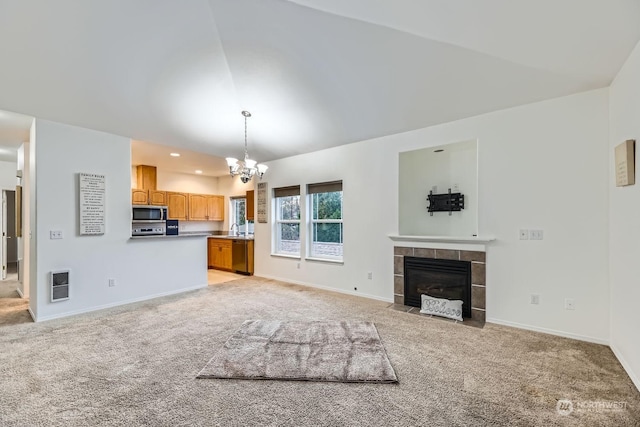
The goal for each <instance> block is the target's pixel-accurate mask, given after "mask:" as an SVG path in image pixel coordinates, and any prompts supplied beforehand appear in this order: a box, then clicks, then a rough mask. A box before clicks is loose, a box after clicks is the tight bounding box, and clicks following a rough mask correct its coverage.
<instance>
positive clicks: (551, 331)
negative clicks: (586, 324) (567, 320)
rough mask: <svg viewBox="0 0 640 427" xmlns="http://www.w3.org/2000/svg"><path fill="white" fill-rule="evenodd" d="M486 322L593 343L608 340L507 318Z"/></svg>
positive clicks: (604, 342) (607, 342) (490, 319)
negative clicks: (526, 323)
mask: <svg viewBox="0 0 640 427" xmlns="http://www.w3.org/2000/svg"><path fill="white" fill-rule="evenodd" d="M486 321H487V323H495V324H497V325H504V326H511V327H513V328H518V329H526V330H527V331H534V332H542V333H544V334H550V335H556V336H559V337H565V338H571V339H574V340H579V341H586V342H591V343H594V344H603V345H609V340H606V339H602V338H596V337H590V336H587V335H579V334H572V333H571V332H564V331H558V330H555V329H547V328H540V327H538V326H531V325H525V324H523V323H517V322H509V321H507V320H500V319H493V318H487V319H486Z"/></svg>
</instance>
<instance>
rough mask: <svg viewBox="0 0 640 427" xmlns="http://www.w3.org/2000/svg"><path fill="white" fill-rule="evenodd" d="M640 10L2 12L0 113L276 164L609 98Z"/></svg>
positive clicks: (40, 4)
mask: <svg viewBox="0 0 640 427" xmlns="http://www.w3.org/2000/svg"><path fill="white" fill-rule="evenodd" d="M639 18H640V1H638V0H606V1H603V0H561V1H559V0H529V1H526V0H521V1H513V0H447V1H443V0H393V1H389V0H385V1H383V0H350V1H347V2H345V1H339V0H182V1H174V0H110V1H98V0H87V1H77V0H56V1H55V2H52V1H50V0H0V57H1V58H2V66H1V67H0V94H1V96H0V109H3V110H8V111H14V112H19V113H23V114H28V115H32V116H35V117H41V118H45V119H49V120H55V121H59V122H63V123H69V124H73V125H77V126H82V127H87V128H91V129H97V130H102V131H106V132H110V133H115V134H119V135H124V136H128V137H131V138H133V139H137V140H144V141H153V142H156V143H160V144H164V145H169V146H177V147H183V148H185V149H189V150H193V151H197V152H203V153H208V154H212V155H216V156H222V157H226V156H232V157H238V158H241V157H242V153H243V138H244V124H243V117H242V115H241V114H240V112H241V111H242V110H243V109H246V110H249V111H250V112H251V113H252V114H253V117H251V118H250V119H249V124H248V128H249V129H248V133H249V154H250V155H251V157H252V158H254V159H256V160H258V161H268V160H272V159H276V158H281V157H285V156H290V155H294V154H298V153H303V152H309V151H314V150H318V149H322V148H326V147H331V146H336V145H340V144H346V143H350V142H354V141H361V140H366V139H370V138H374V137H379V136H384V135H389V134H393V133H399V132H404V131H409V130H413V129H417V128H422V127H426V126H430V125H433V124H436V123H442V122H447V121H451V120H456V119H460V118H464V117H469V116H473V115H477V114H481V113H485V112H489V111H494V110H497V109H501V108H506V107H511V106H515V105H521V104H525V103H530V102H535V101H538V100H542V99H548V98H553V97H558V96H563V95H567V94H571V93H576V92H579V91H584V90H589V89H595V88H600V87H605V86H607V85H609V84H610V83H611V81H612V79H613V78H614V76H615V75H616V73H617V72H618V70H619V69H620V67H621V66H622V64H623V63H624V61H625V59H626V58H627V57H628V55H629V54H630V52H631V50H632V49H633V47H634V46H635V45H636V44H637V42H638V40H639V39H640V26H639V25H637V24H638V21H639Z"/></svg>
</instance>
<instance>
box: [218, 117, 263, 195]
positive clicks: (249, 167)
mask: <svg viewBox="0 0 640 427" xmlns="http://www.w3.org/2000/svg"><path fill="white" fill-rule="evenodd" d="M242 115H243V116H244V160H238V159H236V158H234V157H227V158H226V159H225V160H226V161H227V165H228V166H229V173H230V174H231V176H236V175H240V180H241V181H242V182H243V183H247V182H249V181H250V180H251V178H253V176H254V175H257V176H258V178H260V179H262V176H263V175H264V173H265V172H266V171H267V169H268V168H269V166H267V165H263V164H258V162H256V161H255V160H251V159H250V158H249V150H248V149H247V118H248V117H251V113H250V112H248V111H243V112H242Z"/></svg>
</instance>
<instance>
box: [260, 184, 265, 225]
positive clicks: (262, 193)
mask: <svg viewBox="0 0 640 427" xmlns="http://www.w3.org/2000/svg"><path fill="white" fill-rule="evenodd" d="M258 222H267V183H266V182H259V183H258Z"/></svg>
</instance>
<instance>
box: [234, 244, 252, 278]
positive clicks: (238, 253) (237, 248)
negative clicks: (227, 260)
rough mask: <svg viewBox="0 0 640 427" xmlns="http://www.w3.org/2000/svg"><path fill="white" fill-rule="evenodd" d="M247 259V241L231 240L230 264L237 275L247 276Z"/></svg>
mask: <svg viewBox="0 0 640 427" xmlns="http://www.w3.org/2000/svg"><path fill="white" fill-rule="evenodd" d="M248 261H249V257H248V256H247V241H246V240H233V242H232V243H231V262H232V266H233V270H234V271H235V272H237V273H242V274H249V262H248Z"/></svg>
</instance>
